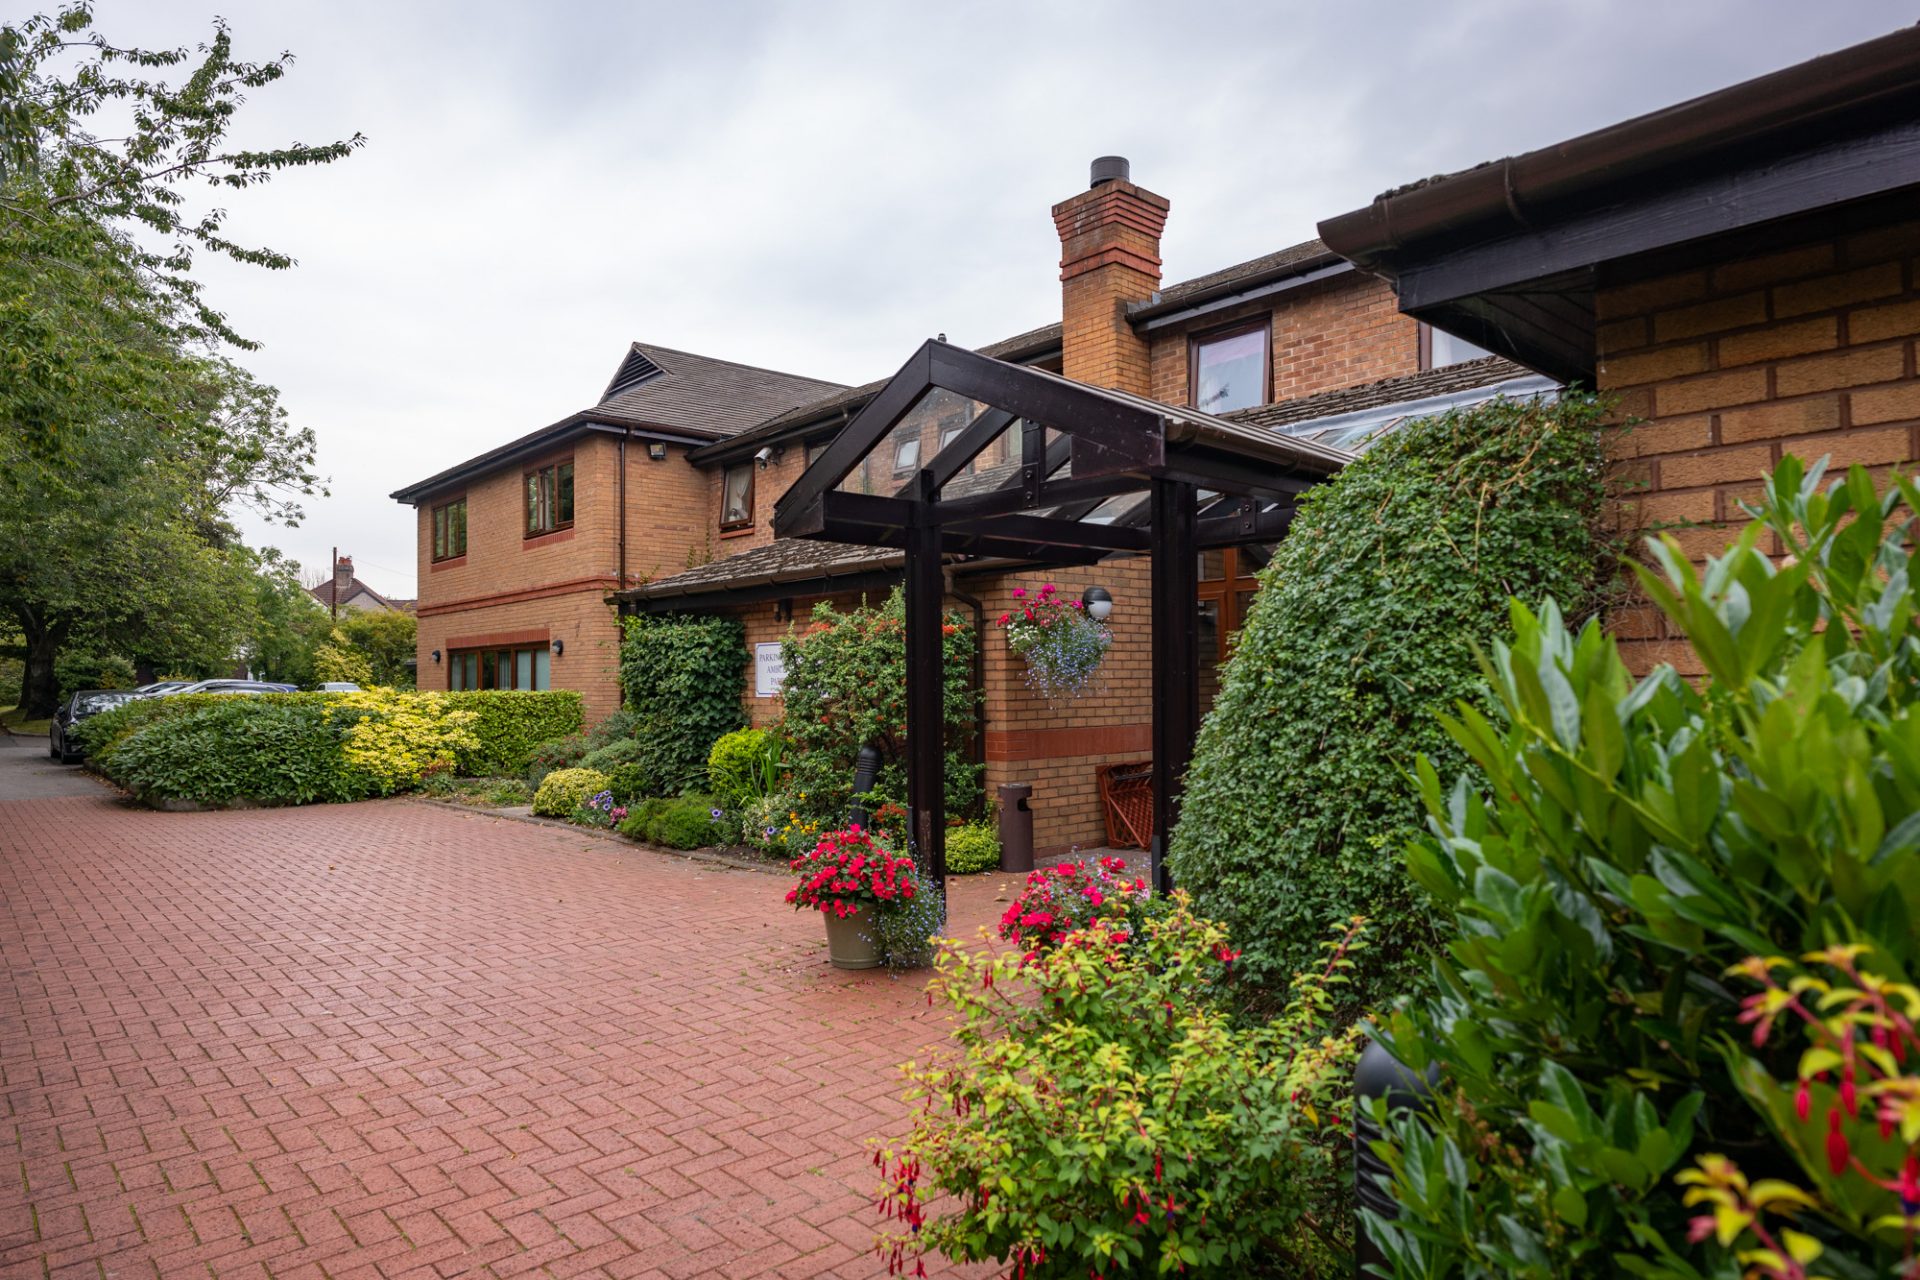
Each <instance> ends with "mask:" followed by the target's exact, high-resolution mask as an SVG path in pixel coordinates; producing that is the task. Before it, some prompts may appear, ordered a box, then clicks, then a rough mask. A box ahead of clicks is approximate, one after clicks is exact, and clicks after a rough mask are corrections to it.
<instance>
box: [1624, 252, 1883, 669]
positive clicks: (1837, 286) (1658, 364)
mask: <svg viewBox="0 0 1920 1280" xmlns="http://www.w3.org/2000/svg"><path fill="white" fill-rule="evenodd" d="M1916 254H1920V222H1909V223H1905V224H1902V225H1900V226H1897V227H1892V228H1888V229H1884V230H1877V231H1872V232H1866V233H1860V234H1854V235H1848V236H1844V237H1841V238H1838V239H1820V240H1815V241H1811V242H1809V243H1806V244H1802V245H1798V246H1794V247H1792V248H1789V249H1787V250H1784V251H1779V252H1772V253H1768V254H1766V255H1764V256H1744V257H1729V258H1727V259H1724V260H1709V261H1705V262H1702V263H1701V264H1700V265H1698V266H1696V267H1694V268H1692V269H1690V270H1687V271H1682V272H1679V273H1675V274H1665V275H1660V276H1657V277H1654V278H1650V279H1622V280H1619V281H1617V282H1615V283H1612V284H1610V285H1609V286H1608V287H1605V288H1602V289H1601V290H1600V291H1599V293H1598V296H1597V299H1596V313H1597V317H1598V320H1599V322H1600V328H1599V334H1598V340H1599V347H1600V356H1601V360H1600V368H1599V376H1598V379H1597V380H1598V383H1599V385H1600V386H1601V387H1602V388H1603V389H1606V390H1610V391H1614V392H1616V393H1618V395H1619V397H1620V406H1621V410H1622V412H1623V413H1624V414H1626V415H1630V416H1632V417H1635V418H1640V419H1644V420H1645V421H1644V422H1643V423H1642V424H1640V425H1638V426H1636V427H1634V428H1633V429H1632V430H1630V431H1629V432H1627V433H1626V434H1625V435H1624V437H1623V438H1622V441H1621V443H1620V446H1619V465H1620V471H1621V474H1622V476H1623V478H1624V479H1625V480H1626V481H1627V483H1628V484H1629V485H1630V486H1631V487H1632V489H1633V493H1632V496H1631V497H1630V498H1629V499H1628V501H1627V502H1626V503H1625V504H1624V506H1623V512H1622V514H1623V518H1624V519H1626V520H1627V521H1629V522H1630V523H1632V524H1638V525H1644V526H1648V527H1650V528H1654V529H1659V528H1661V527H1663V526H1667V528H1666V531H1667V532H1670V533H1671V534H1672V535H1673V536H1674V537H1675V538H1676V539H1677V540H1678V541H1679V543H1680V544H1681V546H1682V547H1684V548H1685V549H1686V551H1687V552H1688V553H1689V554H1690V555H1692V556H1694V557H1696V558H1703V557H1705V556H1707V555H1710V554H1714V553H1716V552H1718V551H1720V550H1722V549H1723V548H1724V547H1725V546H1726V544H1727V543H1728V541H1729V540H1730V537H1731V531H1733V530H1737V529H1738V527H1739V526H1740V525H1741V524H1743V523H1744V517H1743V516H1742V515H1741V513H1740V510H1739V506H1738V504H1739V502H1740V500H1741V499H1742V498H1751V497H1752V496H1753V495H1754V494H1755V493H1757V492H1758V490H1759V481H1760V476H1761V474H1762V473H1763V472H1765V471H1767V470H1769V469H1770V468H1771V467H1773V466H1774V465H1775V464H1776V463H1778V462H1779V460H1780V459H1781V457H1782V456H1783V455H1785V454H1786V453H1789V452H1791V453H1794V454H1797V455H1799V456H1800V457H1801V458H1803V459H1806V460H1807V461H1809V462H1811V461H1813V460H1815V459H1817V458H1819V457H1821V456H1822V455H1827V456H1830V457H1831V459H1832V466H1833V467H1834V468H1835V469H1836V470H1837V469H1841V468H1844V467H1846V466H1848V465H1849V464H1852V463H1860V464H1863V465H1866V466H1868V467H1871V468H1873V469H1875V470H1876V472H1882V473H1883V472H1884V471H1885V470H1886V469H1887V468H1888V467H1889V466H1891V465H1892V464H1895V463H1905V462H1910V461H1912V460H1914V459H1915V458H1920V379H1916V374H1915V349H1914V348H1915V336H1916V335H1917V334H1920V287H1917V286H1920V280H1917V279H1916V263H1915V255H1916ZM1673 526H1677V527H1673ZM1662 621H1663V620H1662V619H1660V618H1659V617H1658V615H1657V614H1655V612H1654V611H1653V610H1652V609H1651V608H1650V607H1648V606H1646V605H1645V604H1635V605H1630V606H1628V607H1625V608H1622V609H1621V610H1619V611H1618V612H1617V613H1616V615H1615V617H1614V619H1613V626H1614V629H1615V630H1616V632H1617V633H1618V634H1619V635H1620V636H1621V637H1622V640H1623V648H1624V650H1625V651H1626V654H1627V656H1628V660H1629V661H1630V662H1631V663H1632V664H1633V665H1634V666H1635V668H1636V669H1637V670H1643V671H1644V670H1646V669H1648V668H1650V667H1651V666H1653V665H1654V664H1655V663H1657V662H1660V661H1670V662H1672V663H1673V664H1674V665H1675V666H1676V667H1677V668H1678V669H1679V670H1680V671H1682V672H1683V673H1686V674H1697V673H1698V671H1699V664H1698V662H1697V661H1696V659H1695V658H1694V656H1693V654H1692V653H1691V652H1690V651H1689V650H1688V649H1687V648H1686V646H1685V645H1684V644H1681V643H1680V642H1678V641H1675V640H1673V639H1672V638H1671V637H1670V636H1669V635H1668V634H1667V632H1666V630H1665V629H1664V627H1663V625H1662Z"/></svg>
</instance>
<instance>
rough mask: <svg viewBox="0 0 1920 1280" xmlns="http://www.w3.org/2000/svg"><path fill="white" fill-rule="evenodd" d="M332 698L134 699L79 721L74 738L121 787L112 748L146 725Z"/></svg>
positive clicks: (309, 704)
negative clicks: (209, 711)
mask: <svg viewBox="0 0 1920 1280" xmlns="http://www.w3.org/2000/svg"><path fill="white" fill-rule="evenodd" d="M335 696H337V695H334V694H326V693H267V694H250V695H247V696H244V697H237V696H233V695H229V694H219V693H188V694H179V695H176V696H174V697H170V698H135V699H134V700H132V701H131V702H124V703H122V704H121V705H119V706H117V707H114V708H112V709H111V710H108V711H103V712H101V713H100V714H99V715H97V716H89V717H87V718H86V719H85V720H82V721H81V722H80V724H79V725H78V727H77V728H76V729H75V737H76V739H77V740H78V741H80V742H81V743H83V744H84V746H85V750H86V754H87V760H88V763H90V764H91V765H92V766H93V767H94V769H96V770H97V771H98V772H100V773H102V774H104V775H105V776H106V777H109V778H112V779H113V780H114V781H116V782H119V783H121V785H123V786H124V785H126V784H125V780H124V779H122V778H121V777H120V776H119V775H118V774H117V773H116V771H115V769H114V765H113V751H114V748H115V747H117V746H119V745H120V744H121V743H123V742H125V741H126V740H127V739H128V738H130V737H132V736H133V735H134V734H135V733H137V732H139V731H140V730H141V729H144V728H146V727H147V726H148V725H151V724H155V723H158V722H160V721H165V720H177V719H180V718H181V717H184V716H187V715H191V714H192V713H194V712H196V711H203V710H205V709H206V708H208V707H222V706H232V705H237V706H287V707H313V708H319V707H324V706H325V705H326V704H327V701H328V699H330V698H332V697H335ZM236 714H243V713H236Z"/></svg>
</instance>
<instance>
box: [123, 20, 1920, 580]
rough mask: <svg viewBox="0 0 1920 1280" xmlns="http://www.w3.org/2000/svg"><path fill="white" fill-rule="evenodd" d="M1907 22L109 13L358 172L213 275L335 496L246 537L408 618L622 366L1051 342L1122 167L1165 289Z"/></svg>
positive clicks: (345, 170)
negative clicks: (470, 530)
mask: <svg viewBox="0 0 1920 1280" xmlns="http://www.w3.org/2000/svg"><path fill="white" fill-rule="evenodd" d="M1914 9H1915V6H1914V5H1912V4H1899V3H1891V2H1889V0H1829V2H1828V3H1807V2H1806V0H1649V2H1646V3H1639V2H1627V0H1617V2H1614V3H1600V2H1599V0H1583V2H1580V3H1564V2H1563V3H1545V4H1543V3H1540V0H1449V2H1448V3H1443V4H1435V3H1432V2H1431V0H1425V2H1418V3H1416V2H1414V0H1404V2H1397V3H1357V2H1354V0H1346V2H1343V3H1312V4H1309V3H1303V2H1299V0H1295V2H1291V3H1258V2H1254V0H1248V2H1243V3H1232V4H1228V3H1221V4H1209V3H1194V2H1192V0H1189V3H1187V4H1184V5H1179V6H1170V5H1167V4H1165V3H1164V2H1162V0H1153V2H1151V3H1144V2H1143V3H1125V4H1104V5H1103V4H1095V3H1092V2H1091V0H1076V2H1074V3H1058V4H1056V3H1047V2H1045V0H1018V2H1015V3H1007V4H970V3H965V2H964V0H950V2H949V3H944V4H937V5H936V4H914V3H899V2H893V3H882V2H879V0H873V2H869V3H854V2H851V0H806V2H805V3H799V2H794V3H787V4H749V3H733V2H731V0H727V2H722V0H707V2H706V3H700V2H698V0H695V2H692V3H687V2H682V3H674V4H659V3H629V4H615V3H560V2H554V0H549V2H547V3H540V4H531V3H529V4H505V3H484V2H478V0H464V2H462V3H451V2H449V3H415V2H413V0H377V2H374V0H324V2H321V0H316V2H313V3H295V2H292V0H101V2H100V3H99V4H98V9H97V11H98V17H99V25H100V28H101V29H102V30H103V31H104V32H105V33H106V34H107V35H108V36H109V37H110V38H112V39H114V40H116V41H118V42H121V43H126V42H133V41H138V42H141V43H145V44H149V45H172V44H178V43H182V42H193V41H198V40H201V39H204V38H205V37H206V34H207V33H208V32H209V30H210V29H211V22H212V19H213V16H214V14H215V13H219V14H221V15H223V16H224V17H226V19H227V20H228V22H229V23H230V25H231V26H232V28H233V32H234V37H235V42H236V48H237V52H238V54H239V55H240V56H242V57H264V56H268V55H271V54H274V53H277V52H279V51H281V50H291V51H292V52H293V53H294V54H296V55H297V57H298V63H297V65H296V66H295V68H294V71H293V73H292V74H291V75H290V76H289V77H288V78H287V79H286V80H284V81H282V82H281V83H279V84H277V85H273V86H270V87H268V88H267V89H265V90H262V91H260V92H259V93H257V94H256V95H255V97H254V99H253V100H252V101H251V102H250V103H248V105H247V106H246V108H245V109H244V110H243V112H242V114H241V117H240V126H239V129H238V134H239V140H240V141H242V142H245V143H248V144H260V145H268V144H274V143H282V142H286V141H290V140H294V139H298V140H300V141H304V142H318V141H322V140H331V139H333V138H337V137H343V136H346V135H348V134H351V133H353V132H355V131H359V132H362V133H364V134H366V135H367V139H368V143H367V146H366V148H365V149H364V150H363V151H361V152H359V153H357V154H356V155H354V156H353V157H352V158H351V159H349V160H346V161H344V162H342V163H340V164H336V165H333V166H330V167H328V168H325V169H320V170H314V171H307V172H293V173H289V174H287V175H285V176H283V177H280V178H278V179H276V180H275V181H274V182H273V183H272V184H271V185H270V186H268V187H266V188H263V189H261V190H257V191H248V192H238V193H224V194H223V195H222V197H221V198H222V200H223V201H224V202H225V203H226V205H227V207H228V208H229V209H230V210H231V213H232V217H231V221H230V223H229V230H230V231H231V233H232V234H233V235H234V236H235V237H236V238H238V239H241V240H243V241H244V240H255V241H259V242H262V243H265V244H268V245H270V246H272V247H274V248H276V249H279V250H281V251H283V252H286V253H290V254H292V255H293V256H294V257H295V258H297V259H298V260H299V265H298V267H296V268H295V269H294V270H292V271H291V272H286V273H270V272H264V271H260V270H257V269H254V268H246V267H237V266H233V265H230V264H227V265H222V264H214V263H208V264H207V266H206V276H207V278H208V280H209V282H210V290H211V293H212V299H213V301H214V302H215V303H216V305H219V306H221V307H222V308H223V309H225V310H226V311H227V312H228V314H229V315H230V317H231V319H232V321H233V323H234V324H235V326H236V327H237V328H238V329H239V330H240V331H241V332H243V333H245V334H247V335H248V336H250V337H253V338H256V339H258V340H260V341H262V342H263V343H264V344H265V346H264V348H263V349H262V350H260V351H258V352H255V353H251V354H247V355H243V356H242V357H241V358H242V360H243V362H244V363H246V364H247V365H248V366H249V367H250V368H252V369H253V370H254V372H255V373H256V374H257V375H258V376H259V377H261V378H262V379H263V380H265V381H267V382H269V383H272V384H274V385H276V386H278V387H279V388H281V391H282V393H283V396H284V400H285V403H286V405H287V407H288V409H289V410H290V411H291V413H292V416H293V418H294V420H295V421H296V422H297V423H299V424H300V425H303V426H309V427H312V428H313V429H314V430H315V431H316V432H317V433H318V435H319V439H320V466H321V470H322V471H323V472H324V473H325V474H326V475H328V476H329V477H330V478H331V485H332V491H333V496H332V497H331V498H328V499H325V500H321V501H316V502H314V503H313V504H311V507H310V510H309V515H308V518H307V520H306V522H305V523H304V524H303V525H302V526H301V527H300V528H298V529H291V530H289V529H284V528H277V527H267V526H262V525H259V524H258V523H256V522H246V529H247V533H248V537H249V540H250V541H252V542H254V543H256V544H267V545H277V546H279V547H281V548H282V549H284V550H285V551H286V552H287V553H288V554H290V555H291V556H293V557H294V558H296V559H298V560H299V561H301V562H302V564H303V565H305V566H307V567H308V568H309V569H321V568H323V567H324V566H325V564H326V558H327V553H328V548H329V547H331V546H333V545H335V544H338V545H339V547H340V549H341V550H342V551H343V552H344V553H348V554H351V555H352V556H353V557H354V561H355V564H356V566H357V569H358V572H359V574H360V576H361V577H362V578H363V579H365V580H366V581H367V582H369V583H370V584H371V585H372V586H374V587H375V588H376V589H377V590H382V591H386V592H389V593H392V594H397V595H403V596H411V595H413V594H414V525H413V520H412V513H411V511H410V509H408V508H405V507H401V506H400V505H398V504H397V503H395V502H393V501H392V500H391V499H390V498H388V497H387V494H388V493H390V492H391V491H392V490H393V489H395V488H398V487H399V486H400V485H401V484H403V483H406V482H408V481H412V480H417V479H420V478H422V477H424V476H427V475H430V474H432V473H433V472H436V471H439V470H441V469H442V468H444V467H446V466H448V465H450V464H452V463H454V462H457V461H459V460H460V459H462V458H465V457H467V456H469V455H472V454H475V453H478V452H480V451H482V450H485V449H488V448H491V447H493V446H495V445H497V444H500V443H502V442H503V441H505V440H508V439H510V438H512V437H514V436H517V435H521V434H523V433H525V432H527V431H530V430H533V429H534V428H536V427H540V426H543V425H545V424H547V423H549V422H552V421H554V420H555V419H558V418H560V417H563V416H565V415H566V414H568V413H570V412H572V411H574V410H576V409H580V408H584V407H586V406H588V405H590V404H591V403H592V402H593V401H594V400H595V399H596V398H597V397H598V394H599V392H600V390H601V388H602V387H603V386H604V385H605V383H606V381H607V379H608V377H609V376H610V375H611V374H612V372H613V369H614V367H615V365H616V364H617V363H618V362H619V360H620V357H621V356H622V355H623V353H624V351H625V347H626V344H627V342H628V341H629V340H632V339H643V340H646V341H650V342H656V343H660V344H663V345H666V346H671V347H679V348H684V349H691V350H695V351H700V352H703V353H706V354H710V355H715V356H721V357H725V358H728V359H734V360H741V361H745V362H748V363H752V364H760V365H766V366H768V367H771V368H775V369H783V370H789V371H792V372H797V373H805V374H810V375H813V376H816V377H823V378H830V379H834V380H837V381H842V382H864V381H868V380H870V379H873V378H876V377H880V376H883V375H884V374H887V373H889V372H891V371H892V370H893V369H895V368H896V367H898V365H899V363H900V362H901V361H902V360H904V359H905V358H906V356H907V355H908V354H909V353H910V352H911V351H912V349H913V348H914V346H916V345H917V344H918V343H919V342H920V341H921V340H922V339H924V338H926V337H928V336H930V335H932V334H934V333H937V332H944V333H946V334H947V335H948V336H949V337H950V338H951V339H952V340H953V341H955V342H960V343H965V344H968V345H978V344H981V343H985V342H991V341H993V340H995V339H997V338H1001V337H1006V336H1008V335H1010V334H1013V333H1017V332H1020V331H1022V330H1025V329H1029V328H1032V327H1034V326H1037V325H1041V324H1046V323H1048V322H1050V321H1053V320H1057V319H1058V318H1059V284H1058V279H1057V270H1058V261H1059V244H1058V242H1057V240H1056V238H1055V235H1054V230H1053V226H1052V223H1051V221H1050V219H1049V218H1048V216H1047V210H1048V208H1049V206H1050V205H1052V204H1053V203H1054V202H1055V201H1058V200H1060V199H1063V198H1065V197H1066V196H1069V195H1072V194H1073V193H1075V192H1076V191H1079V190H1081V189H1083V188H1084V187H1085V185H1086V177H1087V162H1088V161H1089V160H1090V159H1091V158H1092V157H1093V156H1095V155H1101V154H1106V153H1117V154H1121V155H1125V156H1128V157H1130V158H1131V159H1132V161H1133V177H1134V180H1135V181H1136V182H1138V183H1140V184H1141V185H1142V186H1145V187H1148V188H1150V189H1152V190H1154V191H1157V192H1159V193H1160V194H1162V195H1164V196H1166V197H1167V198H1168V199H1170V200H1171V201H1172V202H1173V211H1172V214H1171V216H1170V218H1169V221H1168V223H1167V230H1166V237H1165V240H1164V242H1163V248H1162V252H1163V256H1164V258H1165V260H1166V268H1165V270H1166V279H1167V281H1168V282H1169V283H1171V282H1173V281H1177V280H1182V279H1186V278H1188V277H1190V276H1195V275H1199V274H1202V273H1204V272H1207V271H1211V270H1214V269H1216V268H1218V267H1222V266H1226V265H1229V264H1231V263H1234V262H1239V261H1242V260H1244V259H1247V258H1251V257H1256V256H1258V255H1260V254H1263V253H1267V252H1270V251H1272V250H1274V249H1277V248H1281V247H1283V246H1285V245H1289V244H1293V243H1296V242H1298V241H1301V240H1304V239H1307V238H1309V237H1311V236H1312V235H1313V234H1314V224H1315V223H1316V222H1317V221H1318V220H1319V219H1321V218H1324V217H1327V216H1329V215H1331V214H1335V213H1341V212H1345V211H1346V210H1348V209H1352V208H1356V207H1358V206H1359V205H1362V204H1364V203H1366V202H1367V201H1368V200H1370V199H1372V197H1373V196H1374V195H1376V194H1377V193H1378V192H1380V191H1381V190H1383V189H1385V188H1387V187H1390V186H1395V185H1398V184H1400V183H1403V182H1407V181H1410V180H1412V179H1415V178H1419V177H1422V176H1426V175H1429V174H1434V173H1442V172H1447V171H1450V170H1453V169H1458V168H1461V167H1463V166H1466V165H1470V164H1474V163H1476V162H1479V161H1482V160H1486V159H1491V158H1494V157H1497V156H1501V155H1506V154H1510V153H1513V152H1517V151H1525V150H1528V149H1530V148H1533V147H1537V146H1541V145H1544V144H1548V143H1552V142H1556V141H1558V140H1560V139H1562V138H1565V137H1569V136H1571V135H1573V134H1576V133H1580V132H1583V131H1585V130H1588V129H1592V128H1596V127H1598V126H1601V125H1606V124H1610V123H1613V122H1614V121H1617V120H1621V119H1624V118H1626V117H1628V116H1631V115H1636V114H1639V113H1640V112H1643V111H1648V110H1652V109H1654V108H1657V107H1661V106H1665V105H1668V104H1670V103H1672V102H1676V101H1679V100H1681V99H1684V98H1688V97H1691V96H1694V95H1696V94H1699V93H1703V92H1706V91H1709V90H1712V89H1716V88H1719V87H1722V86H1724V85H1727V84H1731V83H1733V82H1735V81H1738V80H1742V79H1746V78H1748V77H1750V76H1753V75H1756V74H1759V73H1762V72H1766V71H1771V70H1774V69H1776V68H1779V67H1783V66H1786V65H1789V64H1791V63H1794V62H1798V61H1801V60H1803V59H1805V58H1808V57H1811V56H1813V55H1815V54H1818V53H1825V52H1828V51H1831V50H1833V49H1837V48H1840V47H1842V46H1844V45H1848V44H1852V43H1855V42H1857V41H1859V40H1862V39H1866V38H1869V37H1872V36H1876V35H1881V34H1884V33H1885V32H1888V31H1891V30H1893V29H1894V28H1896V27H1898V26H1902V25H1904V24H1907V23H1910V22H1913V21H1914V19H1915V17H1916V14H1915V12H1914Z"/></svg>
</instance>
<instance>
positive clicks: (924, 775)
mask: <svg viewBox="0 0 1920 1280" xmlns="http://www.w3.org/2000/svg"><path fill="white" fill-rule="evenodd" d="M931 479H932V477H931V476H929V475H928V474H927V473H926V472H925V471H922V472H921V473H920V475H919V477H918V480H919V484H920V492H919V498H920V501H921V502H922V503H923V504H928V505H931V504H932V503H933V502H934V500H935V496H936V495H935V493H934V490H933V487H932V485H931V483H930V481H931ZM939 539H940V531H939V529H938V528H937V527H935V526H934V525H932V524H926V525H923V526H921V527H920V528H917V529H913V530H910V531H909V536H908V541H907V563H906V623H907V635H906V645H907V815H908V830H909V832H910V833H911V837H912V840H913V846H914V847H913V857H914V862H915V863H916V865H917V866H918V867H919V869H920V872H921V875H922V876H923V877H924V878H925V880H926V882H927V886H928V887H929V888H930V889H931V890H932V891H933V892H934V893H935V894H937V895H938V901H939V904H940V918H941V920H942V921H943V922H944V921H945V919H946V906H947V884H946V875H947V849H946V844H947V816H946V772H947V768H946V763H947V762H946V670H945V665H944V662H943V660H942V645H941V638H942V637H941V623H942V622H943V621H944V619H943V618H942V617H941V612H940V605H941V601H942V600H943V599H944V598H945V596H946V577H945V575H944V574H943V573H942V572H941V568H942V565H941V557H940V541H939Z"/></svg>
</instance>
